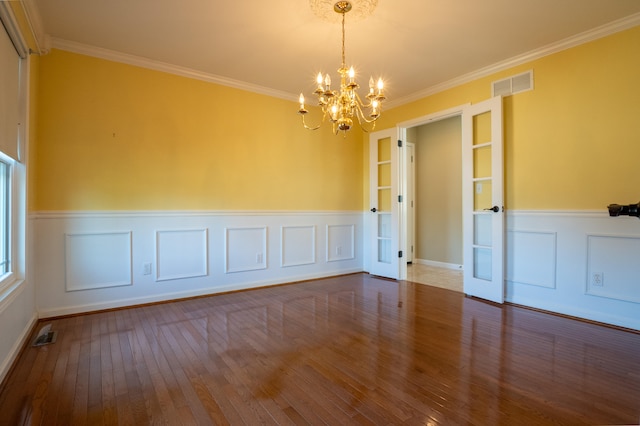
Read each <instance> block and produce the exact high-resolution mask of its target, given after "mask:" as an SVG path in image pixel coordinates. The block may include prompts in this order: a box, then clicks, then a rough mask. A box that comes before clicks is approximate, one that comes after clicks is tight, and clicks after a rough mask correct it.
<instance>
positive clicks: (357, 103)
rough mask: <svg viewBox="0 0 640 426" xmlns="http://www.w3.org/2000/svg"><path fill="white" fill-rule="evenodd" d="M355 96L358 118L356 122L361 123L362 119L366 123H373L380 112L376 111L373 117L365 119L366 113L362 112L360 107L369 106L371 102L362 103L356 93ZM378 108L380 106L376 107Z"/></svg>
mask: <svg viewBox="0 0 640 426" xmlns="http://www.w3.org/2000/svg"><path fill="white" fill-rule="evenodd" d="M355 95H356V98H357V102H355V104H356V107H357V108H356V117H357V118H358V123H360V124H361V125H362V121H364V122H365V123H367V124H371V123H375V122H376V121H377V120H378V118H380V113H378V115H377V116H375V117H374V118H372V119H370V120H367V118H366V115H365V114H364V112H363V111H362V107H364V108H369V107H371V102H370V103H369V104H367V105H364V104H363V102H362V99H360V96H359V95H358V94H357V93H356V94H355ZM378 108H380V107H378Z"/></svg>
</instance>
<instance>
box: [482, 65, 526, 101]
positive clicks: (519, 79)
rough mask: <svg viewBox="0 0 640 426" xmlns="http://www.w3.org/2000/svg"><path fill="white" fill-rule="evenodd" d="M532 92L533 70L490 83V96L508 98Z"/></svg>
mask: <svg viewBox="0 0 640 426" xmlns="http://www.w3.org/2000/svg"><path fill="white" fill-rule="evenodd" d="M527 90H533V70H530V71H527V72H523V73H522V74H518V75H514V76H511V77H508V78H505V79H502V80H498V81H494V82H493V83H491V93H492V96H509V95H515V94H516V93H520V92H526V91H527Z"/></svg>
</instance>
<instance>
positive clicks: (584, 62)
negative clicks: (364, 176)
mask: <svg viewBox="0 0 640 426" xmlns="http://www.w3.org/2000/svg"><path fill="white" fill-rule="evenodd" d="M529 69H533V71H534V79H535V83H534V84H535V90H533V91H530V92H525V93H520V94H517V95H514V96H511V97H507V98H505V100H504V107H505V125H504V128H505V185H506V194H505V198H506V200H505V201H506V206H507V207H508V208H510V209H519V210H535V209H544V210H546V209H549V210H554V209H558V210H562V209H569V210H574V209H575V210H578V209H586V210H591V209H606V206H607V205H608V204H609V203H612V202H617V203H624V204H627V203H635V202H638V201H639V200H640V173H638V172H637V170H638V164H639V161H638V160H639V159H640V84H638V78H639V77H640V27H636V28H633V29H631V30H627V31H624V32H621V33H617V34H614V35H611V36H608V37H605V38H603V39H600V40H596V41H593V42H590V43H587V44H584V45H581V46H578V47H575V48H572V49H568V50H565V51H562V52H559V53H557V54H553V55H550V56H547V57H544V58H541V59H538V60H536V61H533V62H531V63H528V64H524V65H521V66H518V67H515V68H512V69H509V70H506V71H503V72H500V73H497V74H494V75H491V76H489V77H486V78H482V79H479V80H476V81H473V82H471V83H468V84H465V85H462V86H459V87H456V88H453V89H450V90H446V91H444V92H441V93H438V94H435V95H433V96H429V97H427V98H424V99H421V100H419V101H417V102H413V103H411V104H407V105H404V106H401V107H398V108H395V109H392V110H389V111H386V112H384V113H383V116H382V118H381V122H380V123H379V125H378V128H379V129H384V128H388V127H392V126H395V125H396V124H397V123H399V122H402V121H407V120H410V119H414V118H417V117H422V116H424V115H428V114H431V113H435V112H438V111H442V110H445V109H448V108H452V107H455V106H459V105H462V104H465V103H469V102H471V103H475V102H479V101H482V100H484V99H488V98H489V97H490V96H491V82H492V81H495V80H498V79H501V78H504V77H507V76H511V75H514V74H518V73H520V72H524V71H526V70H529ZM367 139H368V137H367V135H365V136H363V140H367ZM364 147H365V152H364V153H363V157H362V158H363V161H364V165H365V169H366V168H367V167H368V161H367V159H368V152H366V151H367V149H368V145H366V144H365V145H364ZM363 194H364V195H363V199H364V203H363V207H366V206H367V205H368V195H367V194H368V188H367V183H366V181H365V187H364V191H363Z"/></svg>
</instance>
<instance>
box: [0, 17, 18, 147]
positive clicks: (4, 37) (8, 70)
mask: <svg viewBox="0 0 640 426" xmlns="http://www.w3.org/2000/svg"><path fill="white" fill-rule="evenodd" d="M20 105H21V102H20V56H18V52H17V51H16V49H15V48H14V47H13V43H12V42H11V39H10V38H9V35H8V34H7V32H6V31H5V28H4V26H2V25H0V151H2V152H3V153H4V154H6V155H7V156H9V157H11V158H13V159H14V160H18V159H19V158H18V134H19V131H18V128H19V126H20Z"/></svg>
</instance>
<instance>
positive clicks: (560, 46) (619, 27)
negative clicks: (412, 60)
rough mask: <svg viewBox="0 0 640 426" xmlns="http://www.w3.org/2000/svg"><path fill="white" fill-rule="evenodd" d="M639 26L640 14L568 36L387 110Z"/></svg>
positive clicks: (389, 105)
mask: <svg viewBox="0 0 640 426" xmlns="http://www.w3.org/2000/svg"><path fill="white" fill-rule="evenodd" d="M638 25H640V13H635V14H633V15H629V16H627V17H625V18H622V19H619V20H616V21H613V22H610V23H608V24H605V25H601V26H599V27H596V28H593V29H591V30H588V31H585V32H582V33H579V34H576V35H574V36H571V37H568V38H566V39H564V40H560V41H558V42H555V43H551V44H548V45H546V46H543V47H540V48H538V49H534V50H531V51H529V52H526V53H523V54H521V55H518V56H514V57H512V58H509V59H506V60H504V61H500V62H497V63H495V64H493V65H489V66H487V67H484V68H480V69H479V70H476V71H473V72H470V73H468V74H464V75H461V76H459V77H456V78H454V79H451V80H448V81H445V82H442V83H439V84H436V85H435V86H431V87H428V88H426V89H424V90H420V91H418V92H415V93H413V94H411V95H409V96H405V97H403V98H400V99H395V100H393V101H389V102H387V103H386V108H387V109H389V108H395V107H398V106H401V105H405V104H408V103H410V102H414V101H417V100H420V99H422V98H426V97H428V96H431V95H435V94H436V93H440V92H443V91H445V90H448V89H452V88H454V87H457V86H461V85H463V84H466V83H470V82H472V81H474V80H477V79H479V78H482V77H487V76H489V75H491V74H495V73H497V72H500V71H504V70H506V69H509V68H513V67H515V66H518V65H522V64H525V63H527V62H531V61H534V60H536V59H540V58H543V57H545V56H549V55H552V54H554V53H558V52H561V51H563V50H567V49H570V48H572V47H576V46H579V45H581V44H585V43H588V42H590V41H594V40H597V39H600V38H603V37H606V36H609V35H612V34H615V33H618V32H620V31H624V30H628V29H631V28H633V27H636V26H638Z"/></svg>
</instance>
